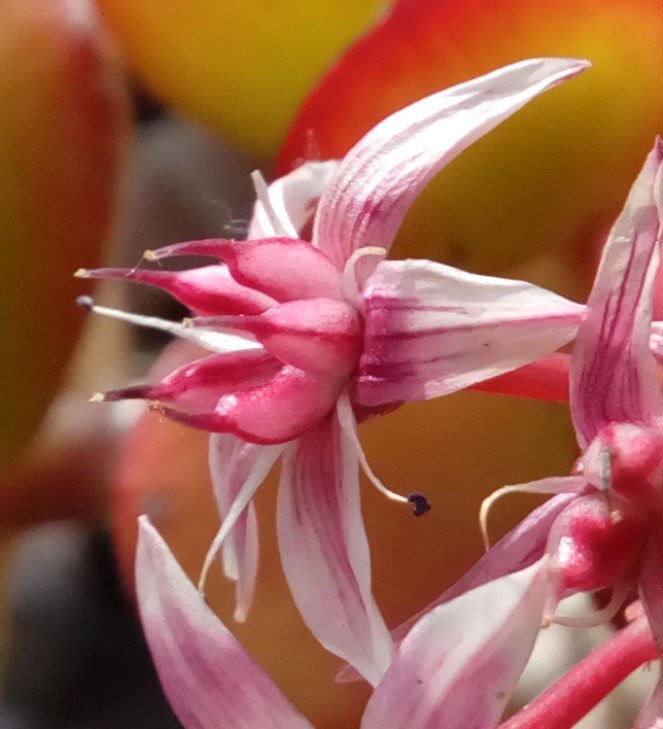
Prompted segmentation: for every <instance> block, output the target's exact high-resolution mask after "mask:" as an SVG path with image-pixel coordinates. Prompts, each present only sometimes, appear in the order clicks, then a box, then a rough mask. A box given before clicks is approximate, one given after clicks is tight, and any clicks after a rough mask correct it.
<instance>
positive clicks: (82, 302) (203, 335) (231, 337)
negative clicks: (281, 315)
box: [76, 296, 260, 352]
mask: <svg viewBox="0 0 663 729" xmlns="http://www.w3.org/2000/svg"><path fill="white" fill-rule="evenodd" d="M76 303H77V304H78V305H79V306H82V307H83V308H84V309H87V310H88V311H92V312H94V313H95V314H100V315H102V316H107V317H110V318H111V319H119V320H120V321H126V322H128V323H129V324H134V325H136V326H141V327H148V328H149V329H157V330H159V331H162V332H166V333H167V334H171V335H172V336H174V337H179V338H181V339H188V340H189V341H190V342H193V343H194V344H197V345H199V346H200V347H203V348H204V349H208V350H210V351H212V352H238V351H241V350H244V349H256V348H259V347H260V345H258V344H257V343H256V342H255V341H254V340H250V339H247V338H246V337H242V336H240V335H236V334H226V333H225V332H218V331H212V330H210V329H197V328H195V327H192V326H191V325H187V326H185V325H183V324H182V323H180V322H174V321H169V320H168V319H160V318H159V317H156V316H142V315H140V314H131V313H130V312H126V311H121V310H120V309H111V308H109V307H107V306H97V305H96V304H95V303H94V301H93V300H92V298H91V297H90V296H79V297H78V298H77V299H76Z"/></svg>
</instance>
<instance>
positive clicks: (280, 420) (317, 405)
mask: <svg viewBox="0 0 663 729" xmlns="http://www.w3.org/2000/svg"><path fill="white" fill-rule="evenodd" d="M345 385H346V381H345V378H341V379H339V378H336V379H335V378H332V377H330V376H328V375H318V374H315V373H312V372H304V371H303V370H300V369H297V368H296V367H291V366H290V365H286V366H284V367H282V369H281V370H280V371H279V372H278V373H277V374H276V375H275V376H274V377H272V378H271V380H270V381H269V382H268V383H267V384H265V385H260V386H258V387H254V388H252V389H248V390H241V391H238V392H236V393H230V394H226V395H222V396H221V397H220V398H219V399H218V401H217V403H216V405H215V407H214V411H213V412H207V413H202V412H201V413H190V412H183V411H181V410H176V409H174V408H170V407H167V406H162V407H160V410H161V412H163V414H164V415H167V416H168V417H169V418H172V419H173V420H177V421H178V422H181V423H184V424H185V425H189V426H191V427H192V428H200V429H202V430H208V431H209V432H210V433H233V434H234V435H238V436H239V437H240V438H243V439H244V440H247V441H249V442H250V443H262V444H265V445H267V444H270V443H285V442H286V441H289V440H293V439H294V438H298V437H299V436H300V435H302V433H305V432H306V431H307V430H309V429H310V428H313V427H315V426H316V425H317V424H318V423H319V422H320V421H321V420H322V419H323V418H324V417H325V416H326V415H328V414H329V413H330V412H331V411H332V410H333V409H334V405H335V403H336V400H337V399H338V396H339V395H340V393H341V391H342V390H343V388H344V387H345Z"/></svg>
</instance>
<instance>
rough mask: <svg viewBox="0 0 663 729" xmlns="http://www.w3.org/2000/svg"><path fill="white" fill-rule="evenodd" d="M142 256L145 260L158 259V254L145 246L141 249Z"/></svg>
mask: <svg viewBox="0 0 663 729" xmlns="http://www.w3.org/2000/svg"><path fill="white" fill-rule="evenodd" d="M143 258H144V259H145V260H146V261H157V260H158V259H159V256H157V254H156V253H155V252H154V251H152V250H150V249H149V248H147V249H145V250H144V251H143Z"/></svg>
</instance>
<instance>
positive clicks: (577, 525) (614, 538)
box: [394, 140, 663, 727]
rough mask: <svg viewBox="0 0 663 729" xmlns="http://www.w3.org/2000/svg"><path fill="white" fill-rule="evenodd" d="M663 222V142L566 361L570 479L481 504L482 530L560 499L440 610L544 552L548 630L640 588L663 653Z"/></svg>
mask: <svg viewBox="0 0 663 729" xmlns="http://www.w3.org/2000/svg"><path fill="white" fill-rule="evenodd" d="M662 221H663V142H661V140H657V143H656V145H655V146H654V149H653V151H652V152H651V153H650V155H649V156H648V158H647V160H646V162H645V165H644V168H643V170H642V172H641V173H640V175H639V176H638V178H637V180H636V182H635V184H634V186H633V188H632V190H631V192H630V195H629V198H628V200H627V202H626V206H625V208H624V210H623V212H622V214H621V216H620V217H619V218H618V220H617V221H616V223H615V225H614V227H613V229H612V231H611V233H610V236H609V238H608V240H607V242H606V245H605V248H604V250H603V256H602V259H601V263H600V266H599V270H598V272H597V275H596V280H595V282H594V286H593V289H592V292H591V295H590V297H589V301H588V303H587V314H586V316H585V318H584V320H583V322H582V324H581V325H580V327H579V330H578V335H577V337H576V341H575V345H574V349H573V353H572V356H571V392H570V401H571V413H572V416H573V422H574V425H575V430H576V435H577V439H578V444H579V445H580V448H581V449H582V455H581V456H580V458H579V459H578V460H577V462H576V464H575V466H574V468H573V472H572V475H571V476H568V477H563V478H546V479H542V480H540V481H535V482H533V483H529V484H523V485H520V486H507V487H505V488H503V489H500V490H499V491H497V492H496V493H495V494H493V496H491V497H490V498H489V499H488V500H486V502H484V507H482V521H484V520H485V517H486V515H487V510H488V508H489V506H490V505H491V503H492V502H493V501H494V499H495V498H497V497H499V496H501V495H503V494H504V493H509V492H514V491H526V492H533V493H553V494H557V496H555V498H553V499H551V500H550V501H549V502H547V503H546V504H544V505H543V506H542V507H540V508H539V509H537V510H536V511H534V512H533V513H532V514H531V515H530V516H529V517H527V519H525V520H524V521H523V522H522V523H521V524H520V525H519V526H518V527H517V528H516V529H515V530H514V531H513V532H511V533H510V534H508V535H507V536H506V537H504V538H503V539H502V540H501V541H500V542H498V543H497V544H496V545H495V546H494V547H493V548H492V549H490V550H489V551H488V552H487V553H486V555H485V556H484V557H483V558H482V559H481V560H480V561H479V562H478V563H477V565H475V567H474V568H473V569H472V570H471V571H470V572H469V573H468V574H467V575H465V577H463V578H462V579H461V580H460V581H459V582H458V583H457V584H456V585H454V586H453V587H452V588H450V589H449V590H447V591H446V592H445V593H444V594H443V595H442V596H441V597H440V598H439V599H438V600H437V601H435V603H434V605H439V604H443V603H445V602H446V601H447V600H449V599H452V598H453V597H455V596H457V595H459V594H462V593H463V592H464V591H465V590H469V589H473V588H475V587H476V586H477V585H481V584H483V583H485V582H486V581H487V580H491V579H496V578H499V577H501V576H502V575H505V574H508V573H509V572H512V571H514V570H521V569H523V568H525V567H527V566H528V565H530V564H532V563H534V562H535V561H536V560H538V559H540V558H541V557H542V555H544V554H547V555H548V556H549V558H550V569H549V575H548V586H547V597H546V603H545V607H544V613H543V615H544V621H549V620H555V621H556V622H560V623H563V624H569V625H578V626H582V625H588V626H589V625H593V624H598V623H600V622H603V621H605V620H607V619H609V618H610V617H611V616H612V615H613V614H614V613H615V611H616V610H617V609H618V608H619V607H620V606H621V605H622V604H623V602H624V599H625V596H626V594H627V592H628V590H629V588H631V587H632V586H635V585H637V587H638V589H639V591H640V597H641V599H642V602H643V605H644V608H645V611H646V613H647V616H648V618H649V622H650V626H651V629H652V633H653V635H654V638H655V640H656V642H657V644H658V646H659V650H660V649H661V648H663V580H662V579H661V574H662V572H661V566H662V564H663V394H662V393H661V390H660V385H659V381H658V376H657V365H656V360H655V358H654V355H653V354H652V352H651V351H650V336H651V316H652V298H653V289H654V283H655V278H656V274H657V272H658V269H659V262H660V243H661V235H662V230H663V229H662ZM605 588H612V589H613V599H612V600H611V602H610V604H609V605H608V606H607V607H606V608H605V609H603V610H600V611H598V612H596V613H594V614H592V615H590V616H587V617H586V618H580V619H577V618H576V619H572V618H565V617H560V616H555V610H556V608H557V604H558V602H559V601H560V600H561V599H562V598H564V597H567V596H569V595H571V594H574V593H576V592H579V591H589V592H592V591H596V590H600V589H605ZM430 607H433V606H429V609H430ZM413 620H416V617H415V618H413V619H412V621H413ZM412 621H409V622H408V623H407V624H405V625H403V626H401V628H399V629H398V630H397V631H396V632H395V635H394V637H396V638H397V639H398V638H399V637H400V636H402V635H403V634H404V633H405V632H406V631H407V629H408V627H409V625H411V623H412ZM652 701H653V702H656V706H655V707H654V706H653V705H650V707H649V708H648V709H647V712H646V716H648V717H649V716H650V714H651V713H652V712H655V713H656V714H657V715H660V716H663V688H661V689H659V690H658V691H657V692H656V693H655V694H654V698H653V699H652ZM643 716H644V714H643ZM638 726H640V724H639V725H638ZM642 726H643V727H644V726H645V725H644V724H642ZM647 726H649V725H647Z"/></svg>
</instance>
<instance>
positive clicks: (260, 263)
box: [148, 238, 343, 301]
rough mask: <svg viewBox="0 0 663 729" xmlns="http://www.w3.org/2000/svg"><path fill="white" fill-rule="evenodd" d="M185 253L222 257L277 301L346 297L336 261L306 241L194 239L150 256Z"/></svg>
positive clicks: (236, 275) (239, 276)
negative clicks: (335, 264) (332, 260)
mask: <svg viewBox="0 0 663 729" xmlns="http://www.w3.org/2000/svg"><path fill="white" fill-rule="evenodd" d="M185 255H198V256H212V257H214V258H218V259H220V260H223V261H225V262H226V264H227V266H228V268H229V270H230V273H231V274H232V276H233V278H234V279H235V281H237V282H238V283H240V284H242V285H243V286H248V287H250V288H252V289H255V290H257V291H260V292H262V293H263V294H266V295H267V296H270V297H272V298H273V299H276V300H277V301H294V300H296V299H317V298H319V297H325V298H330V299H340V298H342V297H343V279H342V277H341V275H340V273H339V272H338V271H337V270H336V268H335V266H334V264H333V263H332V262H331V261H330V260H329V258H327V256H325V255H324V253H322V252H321V251H319V250H316V249H315V248H313V246H312V245H311V244H310V243H307V242H306V241H303V240H297V239H295V238H263V239H259V240H247V241H232V240H225V239H217V240H199V241H195V240H194V241H186V242H184V243H175V244H173V245H170V246H165V247H164V248H159V249H157V250H156V251H151V252H150V253H149V255H148V258H149V259H150V260H159V259H161V258H168V257H170V256H185Z"/></svg>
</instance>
